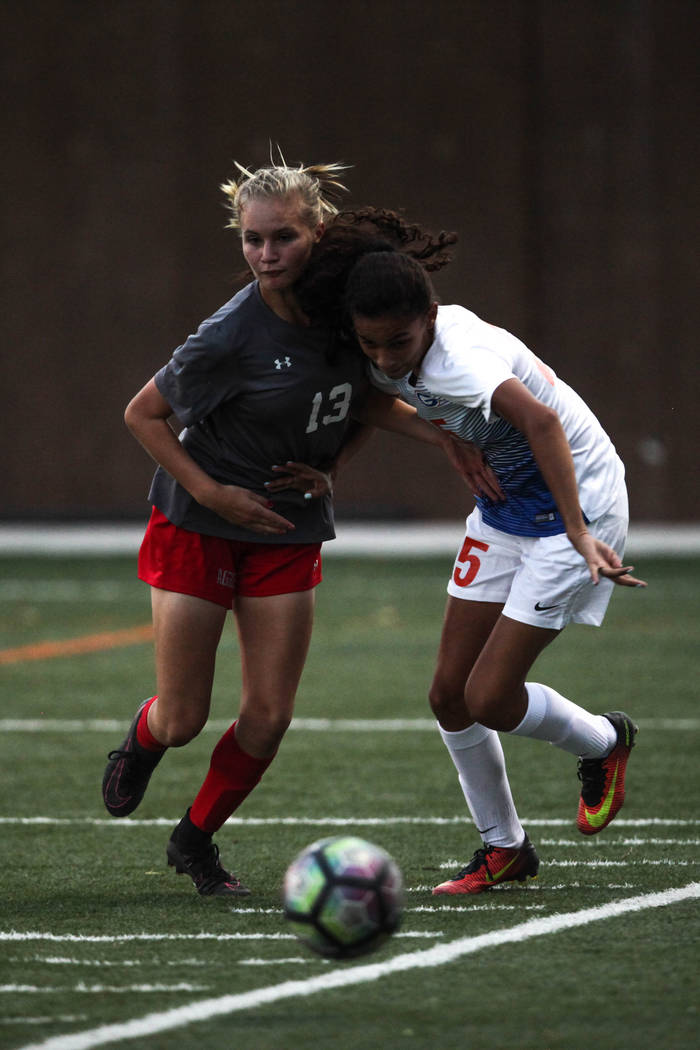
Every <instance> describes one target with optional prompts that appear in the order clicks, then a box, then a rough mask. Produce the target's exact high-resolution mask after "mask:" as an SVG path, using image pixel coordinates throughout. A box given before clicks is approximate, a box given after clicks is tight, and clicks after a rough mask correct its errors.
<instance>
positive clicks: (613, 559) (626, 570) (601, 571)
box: [569, 530, 646, 587]
mask: <svg viewBox="0 0 700 1050" xmlns="http://www.w3.org/2000/svg"><path fill="white" fill-rule="evenodd" d="M569 540H570V541H571V543H572V544H573V546H574V547H575V548H576V550H577V551H578V552H579V554H580V555H581V557H582V558H585V560H586V564H587V565H588V569H589V572H590V574H591V579H592V580H593V583H595V584H597V583H598V581H599V579H600V577H601V576H604V577H606V578H607V579H608V580H612V582H613V583H617V584H619V586H620V587H646V583H645V582H644V580H638V579H636V577H634V576H630V573H631V572H632V570H633V568H634V566H633V565H623V564H622V562H621V561H620V559H619V557H618V555H617V554H616V553H615V551H614V550H613V549H612V547H609V546H608V545H607V543H603V541H602V540H597V539H595V537H593V536H591V534H590V532H588V530H585V531H584V532H580V533H578V534H577V535H576V536H569Z"/></svg>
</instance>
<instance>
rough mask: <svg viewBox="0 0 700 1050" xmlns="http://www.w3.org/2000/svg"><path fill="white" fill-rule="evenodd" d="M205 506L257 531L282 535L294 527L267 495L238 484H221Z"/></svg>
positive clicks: (225, 517)
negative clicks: (261, 494) (276, 510)
mask: <svg viewBox="0 0 700 1050" xmlns="http://www.w3.org/2000/svg"><path fill="white" fill-rule="evenodd" d="M205 506H207V507H208V508H209V509H210V510H213V511H214V512H215V513H216V514H218V515H219V516H220V517H221V518H224V519H225V520H226V521H230V522H231V523H232V524H233V525H242V526H243V527H244V528H246V529H251V530H252V531H253V532H261V533H263V534H272V535H281V534H283V533H285V532H291V531H292V530H293V529H294V525H293V524H292V522H291V521H287V519H286V518H283V517H282V516H281V515H280V514H276V513H275V511H274V510H273V509H272V504H271V503H270V501H269V500H267V499H265V497H264V496H259V495H258V493H257V492H251V491H250V489H244V488H241V487H240V486H238V485H217V486H216V489H215V491H214V493H213V495H212V496H211V497H210V498H208V499H207V502H206V504H205Z"/></svg>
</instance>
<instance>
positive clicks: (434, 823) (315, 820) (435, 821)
mask: <svg viewBox="0 0 700 1050" xmlns="http://www.w3.org/2000/svg"><path fill="white" fill-rule="evenodd" d="M178 820H179V817H175V816H173V817H152V818H147V819H139V818H135V817H123V818H122V819H121V820H115V819H114V818H113V817H0V825H3V824H9V825H14V824H19V825H29V826H31V825H35V824H36V825H43V824H50V825H60V826H65V825H77V826H79V827H104V828H115V829H119V828H122V829H129V828H155V827H161V828H165V827H173V826H174V825H175V824H177V822H178ZM411 824H414V825H428V826H431V827H451V826H459V825H464V826H465V827H466V826H469V827H471V824H470V823H469V818H468V817H466V816H459V817H334V816H327V817H229V819H228V820H227V821H226V825H225V826H226V827H249V828H259V827H301V828H323V827H338V828H344V827H350V828H352V827H372V828H391V827H398V826H401V825H411ZM523 824H525V825H526V826H527V827H530V828H570V827H572V825H573V819H571V820H567V819H566V818H563V817H562V818H559V817H552V818H542V819H539V818H537V817H532V818H524V819H523ZM699 824H700V819H694V818H684V817H638V818H633V817H629V818H628V817H616V818H615V828H652V827H663V828H691V827H697V826H698V825H699ZM603 841H607V840H603ZM587 842H590V840H589V839H586V838H583V837H582V838H581V842H580V843H579V845H585V844H586V843H587ZM600 842H601V840H600V839H598V838H596V845H599V844H600ZM677 844H678V845H682V844H683V843H682V842H680V841H679V842H678V843H677Z"/></svg>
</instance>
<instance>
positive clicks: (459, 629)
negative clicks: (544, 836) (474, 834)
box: [430, 596, 525, 849]
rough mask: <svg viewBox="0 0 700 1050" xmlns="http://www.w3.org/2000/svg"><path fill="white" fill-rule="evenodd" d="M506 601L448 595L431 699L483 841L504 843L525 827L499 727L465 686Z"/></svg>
mask: <svg viewBox="0 0 700 1050" xmlns="http://www.w3.org/2000/svg"><path fill="white" fill-rule="evenodd" d="M501 608H502V606H501V605H499V604H498V603H495V602H474V601H467V600H464V599H460V598H455V597H452V596H450V597H448V599H447V607H446V610H445V619H444V623H443V630H442V637H441V639H440V648H439V651H438V659H437V666H436V670H435V676H434V679H433V683H432V686H431V689H430V704H431V707H432V709H433V713H434V714H435V716H436V718H437V719H438V728H439V730H440V735H441V736H442V739H443V742H444V744H445V746H446V747H447V750H448V752H449V754H450V757H451V759H452V761H453V763H454V765H455V768H456V769H457V774H458V777H459V783H460V786H461V788H462V792H463V794H464V797H465V800H466V802H467V806H468V807H469V811H470V813H471V815H472V819H473V821H474V824H475V825H476V828H477V831H478V832H479V834H480V835H481V837H482V839H483V841H484V842H485V843H487V844H489V845H492V846H495V847H499V848H507V849H512V848H517V847H520V846H521V844H522V843H523V841H524V839H525V831H524V829H523V827H522V824H521V823H520V820H519V819H518V815H517V812H516V809H515V805H514V803H513V797H512V794H511V790H510V785H509V783H508V777H507V774H506V767H505V759H504V756H503V749H502V747H501V741H500V739H499V736H498V733H497V732H495V731H494V730H493V729H489V728H487V727H486V726H484V725H479V724H478V723H474V721H473V720H472V719H471V718H470V715H469V712H468V711H467V707H466V703H465V699H464V689H465V684H466V682H467V679H468V678H469V675H470V673H471V670H472V667H473V666H474V664H475V663H476V661H477V659H478V657H479V654H480V652H481V650H482V649H483V647H484V646H485V644H486V642H487V640H488V638H489V635H490V634H491V631H492V630H493V628H494V625H495V623H496V622H497V620H498V618H499V616H500V613H501Z"/></svg>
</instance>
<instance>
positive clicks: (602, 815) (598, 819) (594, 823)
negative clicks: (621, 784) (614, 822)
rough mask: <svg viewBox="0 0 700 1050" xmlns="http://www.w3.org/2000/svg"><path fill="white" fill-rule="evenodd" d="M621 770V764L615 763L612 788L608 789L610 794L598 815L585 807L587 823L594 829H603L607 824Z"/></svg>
mask: <svg viewBox="0 0 700 1050" xmlns="http://www.w3.org/2000/svg"><path fill="white" fill-rule="evenodd" d="M619 768H620V763H619V762H616V763H615V772H614V774H613V778H612V781H611V782H610V787H609V788H608V793H607V795H606V796H605V799H604V800H603V804H602V806H601V807H600V809H599V810H598V812H597V813H589V811H588V810H587V809H585V807H584V812H585V814H586V822H587V823H588V825H589V826H590V827H592V828H602V826H603V824H604V823H605V821H606V820H607V818H608V815H609V813H610V809H611V807H612V804H613V798H614V797H615V785H616V784H617V772H618V770H619Z"/></svg>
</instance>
